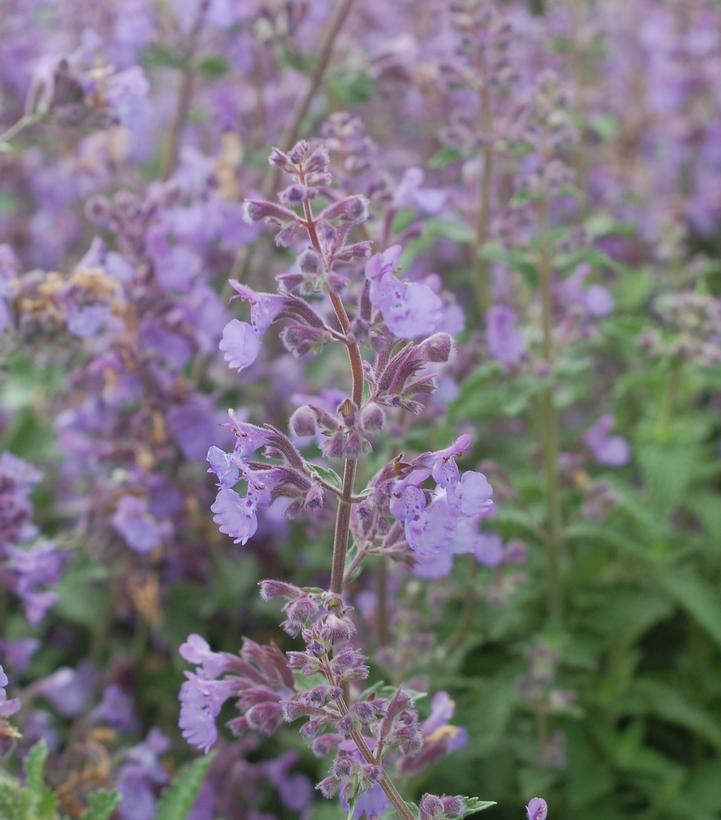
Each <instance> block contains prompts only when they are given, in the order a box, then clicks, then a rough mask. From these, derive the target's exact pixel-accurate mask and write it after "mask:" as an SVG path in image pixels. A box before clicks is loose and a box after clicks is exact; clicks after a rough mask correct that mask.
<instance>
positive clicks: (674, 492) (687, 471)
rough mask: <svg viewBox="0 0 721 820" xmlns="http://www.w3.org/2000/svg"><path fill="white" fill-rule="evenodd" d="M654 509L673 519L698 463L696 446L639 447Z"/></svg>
mask: <svg viewBox="0 0 721 820" xmlns="http://www.w3.org/2000/svg"><path fill="white" fill-rule="evenodd" d="M635 450H636V457H637V460H638V462H639V464H640V465H641V471H642V473H643V477H644V481H645V483H646V486H647V487H648V489H649V492H650V494H651V502H652V504H653V507H654V509H655V510H656V512H657V513H658V514H660V515H663V516H665V517H666V518H668V517H670V516H671V515H672V514H673V512H674V510H676V508H677V507H678V505H679V504H680V503H681V501H682V500H683V497H684V494H685V492H686V488H687V487H688V485H689V482H690V481H691V476H692V475H693V470H694V467H695V465H696V462H697V460H698V454H699V450H698V447H696V446H694V445H693V444H692V443H690V442H689V443H684V444H675V445H665V444H657V443H655V442H644V443H642V444H638V445H637V446H636V447H635Z"/></svg>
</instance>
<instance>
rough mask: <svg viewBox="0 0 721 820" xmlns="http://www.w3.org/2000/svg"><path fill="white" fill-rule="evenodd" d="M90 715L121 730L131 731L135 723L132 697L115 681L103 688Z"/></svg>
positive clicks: (97, 720)
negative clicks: (98, 700) (100, 697)
mask: <svg viewBox="0 0 721 820" xmlns="http://www.w3.org/2000/svg"><path fill="white" fill-rule="evenodd" d="M91 717H92V719H93V720H94V721H96V722H99V723H107V724H108V725H109V726H112V727H113V728H115V729H119V730H120V731H122V732H130V731H132V730H133V729H134V728H135V726H136V723H137V719H136V717H135V711H134V709H133V701H132V699H131V698H130V697H129V696H128V695H127V694H126V693H125V692H124V691H123V690H122V689H121V688H120V687H119V686H118V685H117V684H115V683H113V684H111V685H110V686H108V687H107V688H106V689H105V691H104V692H103V697H102V700H101V701H100V703H99V704H98V705H97V706H96V707H95V709H93V711H92V712H91Z"/></svg>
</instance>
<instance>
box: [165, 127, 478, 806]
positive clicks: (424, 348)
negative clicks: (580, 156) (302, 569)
mask: <svg viewBox="0 0 721 820" xmlns="http://www.w3.org/2000/svg"><path fill="white" fill-rule="evenodd" d="M270 162H271V164H273V165H275V166H277V167H278V168H280V169H281V170H282V171H283V172H284V174H285V175H286V177H287V178H288V182H289V184H288V185H287V187H286V188H284V189H283V190H282V191H281V192H280V194H279V196H278V201H277V202H273V201H267V200H254V199H249V200H247V201H246V204H245V208H246V216H247V219H248V220H249V221H250V222H265V223H267V224H270V225H272V226H274V228H275V230H276V234H275V242H276V244H277V245H279V246H280V247H284V248H292V249H293V250H294V251H295V252H296V262H295V264H294V265H293V267H292V268H291V269H290V270H289V271H288V273H285V274H282V275H280V276H279V277H278V289H277V291H276V292H275V293H262V292H257V291H255V290H253V289H251V288H250V287H248V286H247V285H244V284H243V283H241V282H239V281H237V280H231V282H230V284H231V287H232V288H233V291H234V294H233V297H232V299H233V300H234V301H237V300H239V301H241V302H244V303H246V304H248V305H249V307H250V317H249V318H250V321H249V322H247V321H244V320H240V319H232V320H231V321H230V322H229V323H228V324H227V325H226V326H225V329H224V330H223V334H222V340H221V342H220V350H221V352H222V353H223V356H224V358H225V361H226V362H227V364H228V365H229V366H230V367H231V368H232V369H234V370H237V371H242V370H244V369H245V368H247V367H249V366H251V365H252V364H253V362H254V361H255V360H256V358H257V357H258V356H259V354H260V351H261V346H262V339H263V336H264V335H265V334H266V333H267V331H268V330H269V328H270V327H271V325H273V324H275V323H278V324H280V325H281V326H282V328H281V331H280V338H281V340H282V342H283V344H284V345H285V347H286V349H287V350H289V351H290V352H291V353H292V354H293V355H294V356H297V357H300V356H304V355H306V354H308V353H311V352H318V351H319V350H320V349H321V348H323V347H324V346H326V345H330V344H336V345H339V346H341V347H342V348H343V349H344V351H345V354H346V356H347V359H348V365H349V371H350V374H349V376H350V378H349V387H350V389H349V392H348V394H347V395H346V396H345V397H343V398H342V399H339V401H338V402H337V404H336V406H335V407H333V408H328V407H327V406H324V403H323V402H321V401H317V402H315V401H314V402H312V403H308V404H305V405H302V406H300V407H298V408H297V409H296V410H295V412H294V413H293V415H292V417H291V419H290V421H289V427H290V430H291V433H292V434H293V437H294V438H295V439H296V441H299V442H301V441H302V442H313V443H314V444H315V445H316V446H317V450H318V451H319V452H320V456H321V460H320V461H319V460H318V456H317V455H313V454H304V452H303V450H304V449H305V448H303V447H297V446H296V444H294V442H293V440H291V438H289V437H288V436H287V435H286V434H285V433H283V432H282V431H281V430H279V429H277V428H276V427H274V426H273V425H271V424H268V423H266V424H262V425H255V424H251V423H249V422H246V421H241V420H240V418H239V416H238V415H237V414H236V413H234V412H233V411H230V414H229V418H230V421H229V425H230V428H231V430H232V432H233V435H234V438H235V445H234V447H233V449H232V450H231V451H230V452H226V451H224V450H221V449H220V448H218V447H211V449H210V451H209V452H208V463H209V465H210V471H211V472H212V473H214V474H215V476H216V479H217V483H218V493H217V496H216V500H215V502H214V504H213V506H212V511H213V513H214V521H215V523H216V524H217V525H218V527H219V528H220V530H221V532H223V533H225V534H226V535H228V536H229V537H230V538H232V539H233V540H234V541H235V542H236V543H239V544H241V545H242V544H246V543H247V542H248V540H249V539H251V538H252V537H253V535H254V534H255V532H256V530H257V527H258V516H259V515H262V514H263V510H264V509H266V508H268V507H270V506H271V505H273V504H277V503H279V502H280V503H282V504H283V505H284V507H285V510H286V514H287V515H292V516H304V515H312V514H313V511H314V510H317V509H318V508H320V507H321V506H323V505H326V504H329V503H335V505H336V515H335V528H334V535H333V546H332V552H330V551H329V552H330V555H329V559H330V580H329V584H328V587H327V589H314V588H303V587H299V586H296V585H295V584H293V583H292V580H290V579H289V580H287V581H285V580H283V581H264V582H263V583H262V584H261V595H262V596H263V598H265V599H266V600H278V601H280V602H282V611H283V614H284V616H285V619H284V621H283V623H282V624H281V627H282V629H283V630H284V632H286V634H287V635H289V636H290V637H292V638H296V639H300V640H301V641H302V643H303V646H304V648H303V649H301V650H300V651H298V650H293V651H289V652H285V653H284V652H282V651H281V650H280V649H279V648H278V647H276V646H274V645H269V646H262V645H260V644H257V643H255V642H254V641H252V640H250V639H245V641H244V642H243V647H242V649H241V651H240V653H239V654H238V655H233V654H230V653H225V652H223V653H218V652H214V651H212V650H211V648H210V647H209V646H208V644H207V643H206V642H205V641H204V639H203V638H201V637H200V636H198V635H191V636H190V637H189V638H188V641H187V642H186V643H185V644H183V646H182V647H181V649H180V652H181V655H182V656H183V658H184V659H185V660H186V661H188V662H189V663H192V664H194V665H195V671H193V672H188V673H186V676H187V680H186V682H185V683H184V684H183V687H182V689H181V693H180V701H181V714H180V726H181V729H182V730H183V734H184V736H185V738H186V740H187V741H188V742H189V743H191V744H193V745H195V746H197V747H198V748H199V749H202V750H203V751H205V752H207V751H208V750H209V749H210V748H211V747H212V746H213V744H214V743H215V741H216V738H217V729H216V727H215V720H216V718H217V716H218V714H219V712H220V709H221V707H222V706H223V704H224V703H225V702H226V701H227V700H229V699H234V700H235V705H236V708H237V710H238V713H239V715H238V717H236V718H234V719H233V720H231V722H230V724H229V726H230V728H231V729H232V730H233V732H235V733H236V734H242V733H244V732H245V731H248V730H254V731H258V732H262V733H265V734H273V733H274V732H276V731H277V730H278V728H279V727H280V726H281V724H282V723H283V722H284V721H285V722H295V721H298V720H302V721H303V723H302V726H301V728H300V732H301V734H302V735H303V736H304V737H305V738H307V739H308V740H309V742H310V743H311V747H312V749H313V751H314V753H315V754H317V755H318V756H320V757H325V756H326V755H328V754H329V753H331V752H334V753H335V759H334V761H333V763H332V765H331V767H330V771H329V773H328V776H327V777H325V778H324V779H323V780H322V781H321V782H320V783H318V785H317V788H318V790H319V791H320V792H321V793H322V794H323V795H324V796H325V797H328V798H331V797H334V796H336V795H338V797H339V799H340V801H341V803H342V804H343V805H344V806H345V807H346V808H351V809H354V811H355V813H356V816H359V817H360V816H363V814H370V813H372V814H373V815H376V814H379V813H381V812H382V811H383V810H385V808H388V807H391V806H392V807H393V808H394V809H395V811H396V813H397V814H398V815H399V816H400V817H403V818H411V817H415V816H417V815H416V813H415V809H413V808H411V807H410V805H409V804H408V803H407V802H406V801H405V800H404V798H403V797H402V796H401V794H400V792H399V790H398V788H397V786H396V785H395V778H396V775H397V774H403V773H406V772H411V771H417V770H419V769H420V768H423V767H424V766H425V765H427V764H428V763H430V762H432V761H434V760H437V759H438V758H439V757H442V756H444V755H445V754H448V753H450V752H452V751H453V750H454V749H455V748H458V745H459V744H460V745H463V743H464V742H465V733H463V732H462V730H459V729H457V728H456V727H452V726H450V725H448V724H447V723H446V714H447V712H446V710H445V709H444V708H443V707H442V705H440V703H439V710H440V711H439V713H438V715H437V716H436V717H433V716H432V717H431V718H430V720H431V723H430V724H429V725H428V726H427V727H426V724H423V723H422V722H421V721H420V719H419V717H418V712H417V708H416V701H417V698H418V696H419V694H418V693H415V692H413V691H410V690H406V689H404V688H402V687H400V688H394V687H385V686H382V685H380V684H377V685H375V686H373V687H371V688H369V689H366V690H364V691H362V692H360V691H359V689H360V684H361V682H362V681H364V680H366V678H368V676H369V667H368V662H367V658H366V655H365V653H364V652H363V651H362V649H361V648H360V646H359V645H358V641H357V627H356V624H355V621H354V615H353V608H352V607H351V606H350V605H349V604H348V602H347V596H346V583H347V581H348V580H349V579H350V578H351V577H353V576H354V574H356V573H357V572H359V571H361V570H362V568H363V565H364V562H365V561H366V559H367V558H369V557H370V556H379V557H381V558H389V559H393V560H395V561H400V562H404V563H406V564H408V565H410V566H414V567H415V566H422V567H424V568H425V570H426V574H431V575H432V574H435V573H436V572H438V571H439V569H440V568H442V567H443V566H445V565H446V564H447V563H448V562H449V561H450V560H451V558H452V555H453V553H454V552H455V551H465V550H466V545H467V544H469V543H471V544H472V542H473V531H474V530H475V532H476V534H478V529H477V528H478V524H479V522H480V520H481V519H483V518H484V517H486V516H487V515H488V514H489V513H490V511H491V510H492V507H493V500H492V495H493V491H492V488H491V486H490V484H489V482H488V480H487V479H486V477H485V476H484V475H483V474H482V473H479V472H473V471H466V472H461V470H460V468H459V466H458V461H459V460H460V459H461V458H462V457H463V455H464V453H465V452H466V451H467V450H468V447H469V445H470V436H468V435H465V434H464V435H461V436H459V437H458V438H457V439H456V440H455V441H454V442H452V443H451V444H450V445H449V446H448V447H446V448H444V449H441V450H438V451H433V452H426V453H422V454H420V455H415V456H411V455H406V454H405V453H397V454H396V455H394V456H393V457H392V458H391V459H390V460H389V461H388V462H387V463H386V464H385V465H384V466H383V467H381V469H380V470H378V471H377V472H376V473H375V475H373V476H372V477H370V479H369V480H368V481H367V483H366V485H365V487H364V488H363V489H359V488H358V487H357V486H356V476H357V473H358V467H359V464H362V462H363V458H364V456H366V455H367V454H368V453H369V452H370V451H371V449H372V448H373V446H374V443H375V442H376V441H377V438H378V435H379V432H380V431H381V430H382V428H383V427H384V424H385V422H386V417H387V415H389V414H394V413H397V412H399V411H402V410H404V411H409V412H411V413H414V412H418V411H419V410H420V409H422V407H423V404H424V402H425V401H426V400H427V397H428V396H429V395H431V394H432V393H433V391H434V389H435V385H436V374H437V370H438V368H439V367H440V366H442V365H443V364H444V363H445V362H447V361H448V359H449V358H450V356H451V353H452V346H453V343H452V339H451V338H450V336H449V335H448V334H447V333H444V332H442V331H441V330H440V328H441V327H442V326H443V321H444V304H443V301H442V300H441V298H440V297H439V295H438V294H437V293H436V292H435V291H434V290H433V289H432V288H431V287H430V286H429V285H428V284H426V283H424V282H419V281H413V280H411V279H407V278H403V277H401V276H399V275H398V272H399V270H398V266H399V262H400V258H401V254H402V248H401V247H400V246H392V247H390V248H387V249H386V250H383V251H381V252H379V253H376V254H375V255H371V254H372V248H371V243H370V241H369V240H365V239H360V240H357V241H356V240H355V237H354V236H353V229H354V228H355V227H356V226H360V225H362V224H363V223H364V222H366V221H367V220H368V218H369V210H368V201H367V199H366V198H365V197H364V196H361V195H349V196H344V197H337V198H336V197H333V196H332V195H329V196H325V195H322V194H321V190H323V191H324V194H325V192H326V191H327V189H328V188H329V186H330V184H331V172H330V161H329V155H328V151H327V148H326V146H325V145H324V144H322V143H320V144H318V145H316V146H312V145H311V144H309V143H308V142H305V141H301V142H299V143H297V144H296V145H295V146H293V148H292V149H291V150H290V151H289V152H287V153H286V152H283V151H280V150H278V149H274V150H273V151H272V153H271V155H270ZM321 199H322V200H325V204H324V205H323V204H321V206H320V207H318V206H317V204H316V203H317V201H318V200H321ZM361 269H362V272H361ZM346 389H347V387H346ZM339 464H340V465H342V476H341V475H339V474H338V473H337V472H336V470H335V468H334V467H335V466H336V465H339ZM241 483H242V486H243V490H242V491H239V490H238V489H237V488H238V485H239V484H241ZM459 544H460V545H461V546H460V547H459ZM349 553H352V555H353V558H352V560H351V561H349V560H348V556H349ZM446 571H447V570H446ZM434 703H435V701H434ZM441 730H442V731H441ZM477 805H478V804H477V801H468V802H466V801H465V800H464V798H460V797H455V798H448V797H443V798H434V797H432V796H430V795H426V796H425V797H424V798H423V800H422V801H421V807H420V813H421V814H420V816H421V817H429V818H430V817H434V818H436V817H438V818H440V817H456V816H464V814H465V813H467V812H468V811H473V810H475V809H474V808H473V807H477Z"/></svg>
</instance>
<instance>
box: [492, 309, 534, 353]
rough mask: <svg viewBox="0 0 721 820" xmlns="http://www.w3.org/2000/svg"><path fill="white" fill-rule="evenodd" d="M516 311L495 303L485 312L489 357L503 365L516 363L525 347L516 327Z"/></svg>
mask: <svg viewBox="0 0 721 820" xmlns="http://www.w3.org/2000/svg"><path fill="white" fill-rule="evenodd" d="M517 320H518V316H517V315H516V311H515V310H512V309H511V308H509V307H505V306H504V305H496V306H495V307H492V308H491V309H490V310H489V311H488V312H487V313H486V344H487V345H488V352H489V354H490V356H491V358H493V359H496V360H497V361H499V362H501V364H502V365H503V366H504V367H512V366H513V365H514V364H517V363H518V362H519V361H520V359H521V357H522V356H523V353H524V351H525V349H526V342H525V339H524V338H523V335H522V334H521V332H520V331H519V330H518V328H517Z"/></svg>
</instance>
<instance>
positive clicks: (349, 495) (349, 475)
mask: <svg viewBox="0 0 721 820" xmlns="http://www.w3.org/2000/svg"><path fill="white" fill-rule="evenodd" d="M303 182H304V180H303V177H302V176H301V183H303ZM303 214H304V216H305V222H306V225H307V227H308V237H309V239H310V243H311V245H312V246H313V248H314V249H315V251H316V252H317V253H318V254H319V255H320V257H321V259H322V260H323V265H324V267H325V271H326V273H330V264H329V262H328V260H327V259H326V257H325V254H324V253H323V250H322V248H321V245H320V242H319V240H318V231H317V229H316V224H315V219H314V217H313V209H312V208H311V205H310V202H307V201H306V202H304V203H303ZM329 296H330V301H331V304H332V305H333V310H334V311H335V315H336V318H337V320H338V324H339V325H340V327H341V330H342V331H343V333H344V334H346V336H347V334H348V332H349V330H350V319H349V318H348V313H347V312H346V309H345V305H344V304H343V300H342V299H341V297H340V296H339V294H338V293H336V292H335V291H334V290H330V291H329ZM346 348H347V350H348V361H349V363H350V369H351V376H352V379H353V388H352V398H353V401H354V403H355V405H356V407H359V408H360V406H361V403H362V402H363V384H364V379H363V358H362V356H361V352H360V348H359V347H358V344H357V343H356V342H355V341H351V340H350V339H347V340H346ZM357 463H358V462H357V461H356V459H354V458H348V459H346V461H345V465H344V466H343V492H342V496H341V498H339V499H338V511H337V512H336V519H335V531H334V535H333V560H332V564H331V575H330V589H331V592H335V593H336V595H342V594H343V587H344V578H345V561H346V556H347V554H348V540H349V537H350V516H351V505H352V503H353V485H354V483H355V474H356V465H357Z"/></svg>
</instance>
